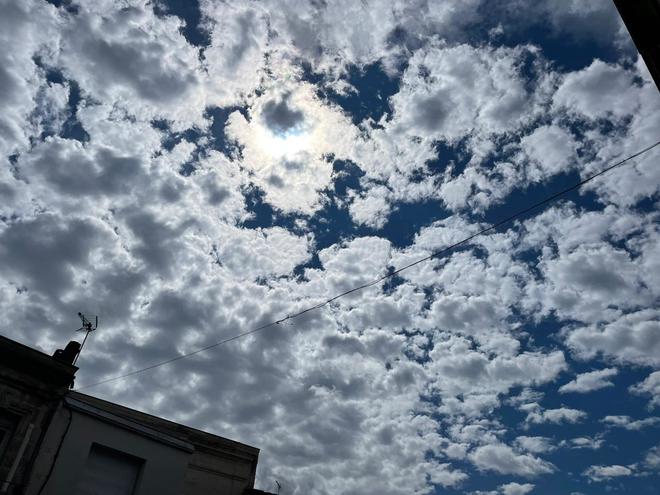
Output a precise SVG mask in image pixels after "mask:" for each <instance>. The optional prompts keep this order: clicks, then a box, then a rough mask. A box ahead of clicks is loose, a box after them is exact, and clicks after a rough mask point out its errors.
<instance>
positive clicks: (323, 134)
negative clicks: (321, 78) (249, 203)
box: [225, 82, 357, 214]
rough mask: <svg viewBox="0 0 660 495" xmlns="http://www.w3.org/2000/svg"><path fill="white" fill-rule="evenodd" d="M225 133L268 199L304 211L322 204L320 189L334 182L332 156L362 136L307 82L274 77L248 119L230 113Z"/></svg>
mask: <svg viewBox="0 0 660 495" xmlns="http://www.w3.org/2000/svg"><path fill="white" fill-rule="evenodd" d="M278 86H283V87H281V88H279V87H278ZM225 132H226V134H227V136H228V138H229V139H230V140H234V141H236V142H237V143H238V145H239V146H241V148H242V151H241V155H242V159H241V161H240V163H241V164H242V166H244V167H246V168H247V169H248V170H249V171H250V174H251V179H252V180H253V181H254V183H255V184H256V185H257V186H259V187H260V188H262V189H263V190H264V192H265V193H266V200H267V201H268V202H269V203H271V204H272V205H274V206H275V207H277V208H279V209H281V210H283V211H285V212H301V213H305V214H310V213H313V212H314V211H315V210H317V209H319V208H320V207H321V206H322V204H321V201H322V197H321V192H322V191H323V189H325V188H327V187H329V186H330V184H331V183H332V164H331V163H330V162H329V160H328V158H327V155H330V154H332V155H333V156H335V157H336V158H337V159H340V158H345V157H347V156H348V154H349V151H350V143H351V142H352V141H353V140H355V139H357V135H356V130H355V128H354V127H353V126H352V124H351V123H350V122H349V121H348V120H347V119H346V118H345V117H344V116H343V115H342V113H341V112H339V111H338V110H337V109H336V108H333V107H328V106H326V105H324V104H323V103H322V102H321V101H320V100H319V99H318V98H317V97H316V96H315V95H314V91H313V88H312V87H311V86H310V85H308V84H304V83H299V84H296V85H295V86H294V85H291V84H288V85H287V84H284V85H282V84H281V83H279V82H274V87H272V88H269V90H268V91H265V92H264V94H263V95H262V96H261V97H259V98H258V99H256V100H255V101H254V103H253V104H252V106H251V107H250V115H249V116H248V118H246V117H245V116H243V114H241V113H240V112H238V111H236V112H234V113H232V114H231V115H230V116H229V119H228V122H227V126H226V128H225Z"/></svg>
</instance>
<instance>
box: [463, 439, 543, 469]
mask: <svg viewBox="0 0 660 495" xmlns="http://www.w3.org/2000/svg"><path fill="white" fill-rule="evenodd" d="M468 457H469V459H470V461H472V462H473V463H474V465H475V466H477V468H479V469H481V470H485V471H495V472H497V473H500V474H516V475H518V476H525V477H534V476H538V475H541V474H548V473H551V472H553V471H554V469H555V468H554V466H553V465H552V464H551V463H549V462H546V461H544V460H542V459H539V458H538V457H534V456H532V455H528V454H517V453H516V452H514V451H513V450H512V449H511V447H509V446H507V445H504V444H501V443H500V444H492V445H483V446H481V447H477V448H476V449H475V450H474V451H473V452H472V453H470V454H469V456H468Z"/></svg>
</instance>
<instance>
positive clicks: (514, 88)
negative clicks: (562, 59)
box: [391, 44, 534, 140]
mask: <svg viewBox="0 0 660 495" xmlns="http://www.w3.org/2000/svg"><path fill="white" fill-rule="evenodd" d="M530 51H532V52H533V49H531V48H524V47H520V48H516V49H504V48H500V49H490V48H474V47H471V46H468V45H458V46H453V47H448V46H443V45H441V44H440V45H436V46H433V45H432V46H431V47H429V48H428V49H426V50H420V51H418V52H417V53H416V54H415V55H414V56H413V57H412V59H411V60H410V62H409V66H408V68H407V69H406V72H405V73H404V75H403V79H402V82H401V90H400V91H399V93H397V94H396V95H395V96H393V97H392V99H391V101H392V106H393V109H394V118H393V121H392V124H391V125H392V126H393V128H394V129H396V130H397V131H399V132H406V133H409V134H410V135H416V136H421V137H424V138H434V139H448V140H454V139H457V138H459V137H461V136H463V135H465V134H469V133H471V132H484V133H491V132H495V133H501V132H505V131H507V130H509V129H511V128H512V127H514V126H516V125H520V124H521V123H522V121H527V120H529V119H531V118H532V117H533V114H531V113H530V110H532V109H533V108H534V107H533V95H530V94H528V92H527V90H526V89H525V84H524V82H523V78H522V75H521V74H520V71H519V67H518V62H519V60H520V58H521V57H522V56H523V55H524V54H526V53H529V52H530ZM464 87H469V88H470V90H469V91H461V89H462V88H464Z"/></svg>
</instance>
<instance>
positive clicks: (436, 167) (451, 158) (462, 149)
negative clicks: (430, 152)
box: [411, 136, 472, 182]
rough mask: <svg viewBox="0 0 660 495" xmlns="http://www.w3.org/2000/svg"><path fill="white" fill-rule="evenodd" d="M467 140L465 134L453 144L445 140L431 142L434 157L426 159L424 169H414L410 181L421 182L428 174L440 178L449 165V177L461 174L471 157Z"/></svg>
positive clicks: (467, 137)
mask: <svg viewBox="0 0 660 495" xmlns="http://www.w3.org/2000/svg"><path fill="white" fill-rule="evenodd" d="M469 141H470V137H469V136H465V137H464V138H463V139H460V140H458V141H457V142H456V143H454V144H452V143H449V142H447V141H436V142H435V143H433V149H434V151H435V153H436V157H435V158H433V159H432V160H428V161H426V163H425V164H424V169H418V170H416V171H414V172H413V174H412V177H411V181H412V182H421V181H422V180H424V179H425V178H426V177H427V176H429V175H431V176H437V177H439V178H442V177H444V174H445V171H446V170H447V168H448V167H451V177H458V176H459V175H461V174H462V173H463V172H464V171H465V169H466V167H467V166H468V164H469V163H470V159H471V158H472V155H471V154H470V152H469V148H468V146H469Z"/></svg>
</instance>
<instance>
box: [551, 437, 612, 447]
mask: <svg viewBox="0 0 660 495" xmlns="http://www.w3.org/2000/svg"><path fill="white" fill-rule="evenodd" d="M604 443H605V440H603V438H602V437H600V436H596V437H595V438H591V437H575V438H571V439H569V440H562V441H561V443H560V446H561V447H569V448H571V449H591V450H598V449H600V448H601V447H602V446H603V444H604Z"/></svg>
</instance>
